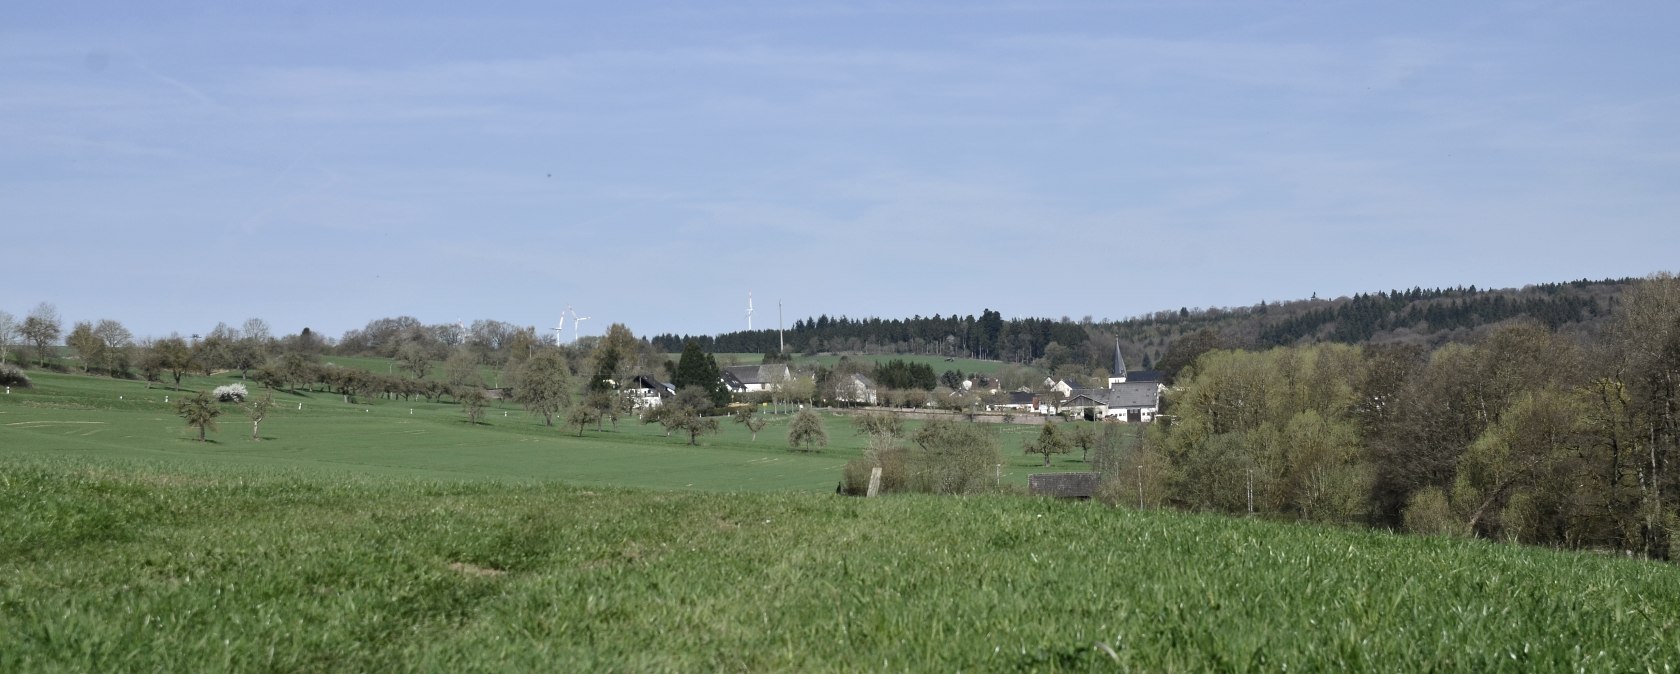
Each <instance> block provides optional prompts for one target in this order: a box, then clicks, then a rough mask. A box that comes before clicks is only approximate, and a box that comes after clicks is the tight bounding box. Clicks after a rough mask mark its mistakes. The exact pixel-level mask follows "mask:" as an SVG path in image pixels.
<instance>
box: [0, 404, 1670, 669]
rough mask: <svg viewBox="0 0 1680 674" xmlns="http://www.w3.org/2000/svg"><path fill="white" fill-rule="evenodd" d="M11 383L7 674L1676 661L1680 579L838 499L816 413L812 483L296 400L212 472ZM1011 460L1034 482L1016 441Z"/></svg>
mask: <svg viewBox="0 0 1680 674" xmlns="http://www.w3.org/2000/svg"><path fill="white" fill-rule="evenodd" d="M31 375H32V376H33V377H34V378H35V380H36V382H37V387H36V388H34V389H29V390H14V391H13V392H12V394H11V395H8V396H4V397H3V398H0V517H3V518H4V519H3V521H4V522H5V526H0V672H52V671H270V672H272V671H312V672H313V671H370V670H377V671H440V672H460V671H533V670H539V671H596V670H604V671H638V672H647V671H683V672H686V671H697V670H699V671H711V670H730V671H860V670H862V671H1093V670H1097V671H1252V670H1263V671H1422V670H1436V671H1441V670H1445V671H1476V672H1483V671H1512V672H1519V671H1520V672H1530V671H1636V670H1637V671H1673V670H1674V669H1675V668H1676V667H1680V637H1677V636H1676V634H1677V632H1676V628H1677V627H1680V602H1677V601H1675V598H1676V597H1680V569H1677V568H1676V567H1674V566H1672V565H1666V564H1660V563H1654V562H1647V561H1640V560H1632V559H1623V558H1616V557H1609V556H1599V555H1591V554H1579V553H1560V552H1554V551H1549V550H1542V549H1533V548H1522V547H1516V546H1507V545H1500V544H1495V543H1488V542H1482V541H1469V540H1456V539H1435V538H1419V537H1406V536H1395V535H1390V534H1385V533H1379V532H1371V531H1364V530H1344V529H1336V528H1328V527H1318V526H1308V525H1301V524H1279V523H1269V522H1263V521H1257V520H1241V519H1232V518H1226V517H1217V516H1199V515H1190V514H1183V513H1173V512H1138V511H1133V510H1129V509H1123V508H1110V507H1105V506H1102V505H1100V504H1094V503H1067V502H1052V501H1046V500H1042V499H1036V498H1027V497H1019V496H1002V495H998V496H985V497H967V498H957V497H943V498H941V497H926V496H893V497H887V498H881V499H857V498H848V497H841V496H836V495H834V494H833V493H832V490H833V487H834V484H835V483H836V481H837V480H838V479H839V473H840V466H841V465H842V464H843V463H844V462H845V461H846V460H848V459H850V458H852V457H855V456H858V455H860V453H861V451H862V450H861V447H862V446H863V441H862V439H861V438H859V437H857V436H856V435H855V434H854V433H853V432H852V431H851V429H850V426H849V424H846V423H844V421H843V420H841V419H837V418H832V417H830V423H829V432H830V434H831V436H832V437H833V440H834V445H833V446H832V447H831V449H830V450H829V451H827V452H823V453H820V454H798V453H790V452H788V451H787V450H786V447H785V441H784V439H783V437H782V436H783V434H784V432H785V431H782V430H781V428H782V427H781V426H780V425H779V424H778V425H772V426H771V427H770V428H767V429H766V430H765V431H764V432H762V433H761V434H760V437H759V439H758V441H757V442H753V441H752V440H751V439H750V438H749V437H748V435H747V433H746V431H745V430H744V429H742V428H740V427H739V426H737V425H734V424H729V423H725V424H724V427H725V432H724V433H723V434H721V435H718V436H708V437H706V438H704V439H703V445H702V446H701V447H690V446H688V445H687V444H686V443H685V441H684V440H682V439H678V438H666V437H664V435H663V432H662V431H660V430H657V429H656V428H654V427H651V426H643V425H639V424H630V423H626V424H622V425H621V426H620V428H619V429H618V430H617V431H607V432H596V431H588V432H587V433H586V434H585V436H584V437H582V438H578V437H577V436H576V434H575V433H573V432H567V431H562V430H560V429H556V428H547V427H544V426H542V425H541V424H540V422H538V421H536V420H534V419H532V418H531V417H529V416H528V415H525V414H524V413H523V412H522V411H519V410H515V409H512V408H498V409H496V410H495V411H494V412H492V413H491V414H490V417H489V422H488V423H486V424H483V425H478V426H473V425H469V424H467V423H466V422H465V421H464V419H463V418H462V416H461V414H460V413H459V411H458V409H457V408H456V407H455V406H454V405H448V404H425V403H413V404H410V403H405V402H395V401H379V402H374V403H361V404H351V403H346V402H344V400H343V399H342V398H340V397H339V396H335V395H328V394H305V395H292V394H281V395H280V396H278V397H279V398H280V399H281V401H282V404H281V407H280V409H279V410H278V411H276V413H275V414H274V416H273V418H271V419H270V420H269V421H267V422H265V423H264V425H263V427H262V435H263V437H264V440H263V441H261V442H251V441H250V440H248V435H249V430H250V429H249V426H248V425H247V424H245V423H243V421H242V417H241V416H240V415H239V414H238V413H237V410H236V409H234V408H233V407H232V406H228V412H227V414H226V415H224V417H223V419H224V420H225V423H224V424H223V425H222V429H221V431H220V432H219V433H216V434H214V435H213V436H212V437H213V439H214V440H215V442H210V443H199V442H196V441H194V440H193V439H192V437H193V435H192V432H191V430H190V429H188V428H187V427H186V426H185V425H184V424H183V423H182V421H181V420H180V419H179V418H177V417H175V416H174V414H173V411H172V410H171V409H170V408H169V406H168V405H166V404H165V403H164V402H163V397H164V396H165V395H169V396H175V395H179V392H174V391H166V390H162V389H157V388H154V389H147V388H146V387H145V385H144V384H142V383H138V382H123V381H112V380H108V379H101V378H91V377H81V376H73V375H62V374H42V373H37V372H32V373H31ZM227 381H228V378H227V377H225V376H222V377H213V378H194V379H193V380H191V381H190V382H187V383H188V384H189V385H190V386H191V387H193V388H198V387H208V386H214V385H216V384H220V383H225V382H227ZM299 403H302V404H303V409H301V410H299V409H297V405H298V404H299ZM410 410H413V411H412V414H411V413H410ZM502 412H507V416H505V417H504V416H501V414H502ZM1003 432H1004V433H1005V434H1006V435H1007V436H1008V438H1007V439H1006V440H1005V457H1006V458H1007V459H1008V461H1009V464H1008V465H1007V466H1006V467H1005V470H1006V478H1005V479H1006V481H1009V482H1011V483H1015V484H1019V483H1020V482H1023V481H1024V479H1025V475H1026V474H1027V473H1030V472H1037V471H1038V470H1040V469H1039V468H1038V467H1037V464H1038V463H1039V461H1040V457H1038V456H1036V455H1022V454H1020V453H1019V449H1018V446H1019V438H1020V437H1022V436H1024V435H1027V434H1030V433H1032V432H1035V431H1034V429H1031V428H1026V427H1022V428H1006V429H1004V430H1003ZM1076 459H1077V457H1076V456H1064V457H1058V459H1057V464H1056V469H1062V470H1077V469H1080V468H1083V464H1080V463H1079V462H1078V461H1077V460H1076Z"/></svg>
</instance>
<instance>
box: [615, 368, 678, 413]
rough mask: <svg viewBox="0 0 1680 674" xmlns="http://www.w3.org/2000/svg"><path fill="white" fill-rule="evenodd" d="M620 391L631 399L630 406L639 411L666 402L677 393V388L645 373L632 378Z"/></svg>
mask: <svg viewBox="0 0 1680 674" xmlns="http://www.w3.org/2000/svg"><path fill="white" fill-rule="evenodd" d="M619 391H620V393H621V394H622V395H623V396H624V397H625V398H626V399H628V400H629V401H630V408H631V409H633V410H636V411H638V412H640V411H642V410H645V409H651V408H654V407H658V406H660V405H663V404H665V399H666V398H669V397H671V396H674V395H676V394H677V388H676V387H675V386H673V385H671V384H668V383H665V382H662V381H659V380H657V379H654V378H653V377H650V376H648V375H645V374H639V375H636V376H634V377H631V378H630V381H629V382H628V383H627V384H626V385H625V387H624V388H622V389H620V390H619Z"/></svg>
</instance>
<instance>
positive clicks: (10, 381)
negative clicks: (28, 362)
mask: <svg viewBox="0 0 1680 674" xmlns="http://www.w3.org/2000/svg"><path fill="white" fill-rule="evenodd" d="M0 386H15V387H17V388H29V386H30V382H29V375H26V374H24V373H23V368H20V367H18V366H16V365H12V364H10V363H0Z"/></svg>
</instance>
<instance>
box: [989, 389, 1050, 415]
mask: <svg viewBox="0 0 1680 674" xmlns="http://www.w3.org/2000/svg"><path fill="white" fill-rule="evenodd" d="M1037 406H1038V394H1036V393H1032V392H1030V391H1011V392H1009V393H1004V394H1000V395H998V396H997V397H996V398H995V399H994V400H993V402H992V403H991V404H989V405H986V410H987V411H999V410H1031V409H1033V408H1034V407H1037Z"/></svg>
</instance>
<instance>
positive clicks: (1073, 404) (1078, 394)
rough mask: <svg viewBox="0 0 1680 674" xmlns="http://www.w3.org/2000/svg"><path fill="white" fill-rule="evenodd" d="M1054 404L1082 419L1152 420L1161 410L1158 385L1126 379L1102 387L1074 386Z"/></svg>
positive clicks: (1060, 410) (1059, 409)
mask: <svg viewBox="0 0 1680 674" xmlns="http://www.w3.org/2000/svg"><path fill="white" fill-rule="evenodd" d="M1057 407H1058V411H1059V412H1060V413H1063V414H1068V415H1072V416H1074V417H1082V418H1085V419H1116V420H1119V421H1138V422H1149V421H1154V420H1155V414H1156V413H1157V412H1159V411H1160V410H1161V385H1160V384H1159V383H1156V382H1126V383H1119V384H1114V385H1113V386H1110V387H1109V388H1106V389H1074V391H1073V395H1071V396H1068V398H1067V399H1066V400H1063V401H1062V402H1061V404H1060V405H1058V406H1057Z"/></svg>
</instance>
